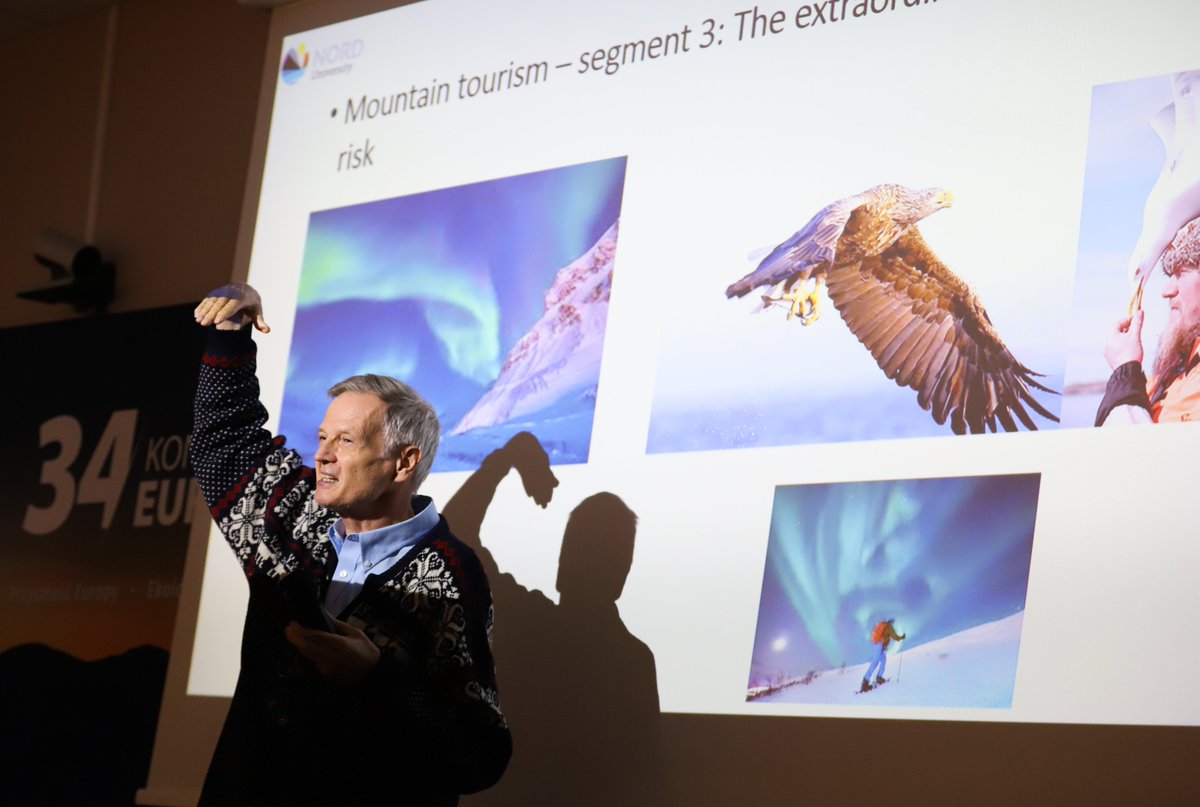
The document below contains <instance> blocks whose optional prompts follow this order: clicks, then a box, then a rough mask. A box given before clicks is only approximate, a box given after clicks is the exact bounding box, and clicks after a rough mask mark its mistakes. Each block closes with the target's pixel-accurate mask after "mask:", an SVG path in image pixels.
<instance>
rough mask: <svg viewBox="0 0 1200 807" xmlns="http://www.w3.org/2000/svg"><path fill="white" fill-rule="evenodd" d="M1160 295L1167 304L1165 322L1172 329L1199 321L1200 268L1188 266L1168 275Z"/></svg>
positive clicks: (1185, 326)
mask: <svg viewBox="0 0 1200 807" xmlns="http://www.w3.org/2000/svg"><path fill="white" fill-rule="evenodd" d="M1162 295H1163V297H1164V298H1165V299H1166V301H1167V305H1168V306H1169V313H1168V315H1167V324H1168V325H1169V327H1170V328H1171V329H1172V330H1175V329H1177V328H1185V329H1186V328H1190V327H1191V326H1192V325H1193V324H1195V323H1198V322H1200V268H1197V267H1195V266H1188V267H1184V268H1183V269H1180V270H1179V271H1177V272H1176V273H1175V274H1173V275H1169V276H1168V277H1167V285H1166V286H1165V287H1164V288H1163V293H1162Z"/></svg>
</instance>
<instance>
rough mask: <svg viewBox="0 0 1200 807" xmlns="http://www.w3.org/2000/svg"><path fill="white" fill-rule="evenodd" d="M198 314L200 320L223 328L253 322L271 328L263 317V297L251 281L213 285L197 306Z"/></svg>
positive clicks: (255, 324) (233, 329) (205, 324)
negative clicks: (214, 286) (213, 287)
mask: <svg viewBox="0 0 1200 807" xmlns="http://www.w3.org/2000/svg"><path fill="white" fill-rule="evenodd" d="M195 317H196V322H197V323H198V324H200V325H204V326H208V325H215V326H216V327H217V328H218V329H219V330H222V331H236V330H239V329H240V328H244V327H245V326H246V323H247V322H252V323H254V327H255V328H257V329H258V330H260V331H262V332H263V333H270V332H271V326H270V325H268V324H267V321H266V320H265V319H263V307H262V298H261V297H259V296H258V292H257V291H255V289H254V287H253V286H251V285H250V284H249V283H241V282H233V283H227V284H226V285H224V286H221V287H220V288H219V289H213V290H212V291H210V292H209V293H208V294H206V295H205V296H204V299H203V300H201V301H200V305H198V306H196V311H195Z"/></svg>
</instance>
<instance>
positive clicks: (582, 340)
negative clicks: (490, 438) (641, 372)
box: [451, 220, 619, 434]
mask: <svg viewBox="0 0 1200 807" xmlns="http://www.w3.org/2000/svg"><path fill="white" fill-rule="evenodd" d="M618 224H619V220H618V221H615V222H613V224H612V226H611V227H609V228H608V230H607V231H606V232H605V233H604V235H602V236H601V237H600V239H599V240H598V241H597V242H596V243H595V244H594V245H592V247H591V248H590V249H589V250H588V251H587V252H585V253H584V254H583V255H581V256H580V257H578V258H576V259H575V260H574V261H572V262H571V263H569V264H568V265H566V266H564V267H563V268H562V269H560V270H559V271H558V274H557V275H555V278H554V282H553V283H552V284H551V285H550V288H549V289H548V290H547V291H546V305H545V310H544V311H543V312H542V316H541V317H540V318H539V319H538V321H537V322H536V323H535V324H534V325H533V327H532V328H530V329H529V331H528V332H527V333H526V334H525V335H524V336H522V337H521V338H520V339H519V340H518V341H517V343H516V344H515V345H514V346H513V348H512V350H510V351H509V352H508V355H507V356H506V357H505V358H504V364H503V366H502V367H501V369H500V375H499V376H498V377H497V378H496V380H495V382H494V383H493V384H492V386H491V387H490V388H489V389H488V391H487V392H486V393H484V394H483V396H482V397H481V398H480V399H479V401H478V402H476V404H475V405H474V406H473V407H471V410H470V411H469V412H467V414H466V415H464V416H463V418H462V420H460V421H459V422H458V424H457V425H456V426H455V427H454V429H453V431H452V432H451V434H462V433H464V432H467V431H470V430H471V429H479V428H484V427H487V426H494V425H496V424H499V423H504V422H505V421H508V420H511V419H512V418H514V417H520V416H522V415H527V414H529V413H531V412H537V411H539V410H541V409H544V408H546V407H548V406H550V405H552V404H554V403H555V402H557V401H559V400H561V399H562V398H563V397H564V396H566V395H567V394H568V393H571V392H573V391H579V392H580V393H584V392H586V391H587V390H589V389H590V388H593V387H595V385H596V384H597V383H598V382H599V379H600V355H601V352H602V350H603V348H604V329H605V325H606V323H607V322H608V300H609V297H610V296H611V293H612V270H613V258H614V256H615V255H616V251H617V228H618Z"/></svg>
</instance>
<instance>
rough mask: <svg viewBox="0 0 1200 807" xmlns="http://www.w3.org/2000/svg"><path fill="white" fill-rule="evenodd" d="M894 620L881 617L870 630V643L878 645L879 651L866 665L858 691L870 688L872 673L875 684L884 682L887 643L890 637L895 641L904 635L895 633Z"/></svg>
mask: <svg viewBox="0 0 1200 807" xmlns="http://www.w3.org/2000/svg"><path fill="white" fill-rule="evenodd" d="M895 622H896V620H895V619H893V618H892V617H888V618H887V619H881V620H880V621H879V623H878V624H876V625H875V628H874V629H873V630H872V631H871V643H872V644H876V645H879V652H878V653H876V655H875V658H873V659H872V660H871V663H870V665H869V666H868V667H867V674H866V675H864V676H863V680H862V689H860V690H859V692H866V691H868V690H870V689H872V686H871V674H872V673H874V674H875V686H879V685H880V684H882V683H883V682H884V677H883V670H884V668H885V667H886V666H887V648H888V645H889V644H890V643H891V641H892V639H895V640H896V641H897V642H899V641H900V640H902V639H903V638H904V637H905V635H906V634H903V633H896V628H895V627H894V623H895ZM876 668H878V669H876Z"/></svg>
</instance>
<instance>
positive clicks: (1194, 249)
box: [1162, 219, 1200, 277]
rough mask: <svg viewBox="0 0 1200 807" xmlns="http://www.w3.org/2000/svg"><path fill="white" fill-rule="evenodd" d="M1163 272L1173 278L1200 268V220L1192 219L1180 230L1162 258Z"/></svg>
mask: <svg viewBox="0 0 1200 807" xmlns="http://www.w3.org/2000/svg"><path fill="white" fill-rule="evenodd" d="M1162 263H1163V272H1165V273H1166V274H1167V276H1168V277H1173V276H1174V275H1176V274H1178V273H1179V272H1180V271H1181V270H1183V269H1195V268H1196V267H1197V266H1200V219H1192V220H1191V221H1189V222H1188V223H1187V224H1185V225H1183V226H1182V227H1180V228H1179V232H1177V233H1175V237H1174V238H1173V239H1171V245H1170V246H1169V247H1167V251H1166V252H1164V253H1163V257H1162Z"/></svg>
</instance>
